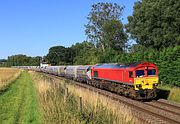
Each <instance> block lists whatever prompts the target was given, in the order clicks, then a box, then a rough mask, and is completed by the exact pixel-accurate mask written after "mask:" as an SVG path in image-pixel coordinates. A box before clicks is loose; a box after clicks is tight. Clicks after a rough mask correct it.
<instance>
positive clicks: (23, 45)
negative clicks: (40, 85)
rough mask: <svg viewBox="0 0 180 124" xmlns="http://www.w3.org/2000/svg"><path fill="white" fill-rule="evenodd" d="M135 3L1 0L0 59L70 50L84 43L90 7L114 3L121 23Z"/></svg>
mask: <svg viewBox="0 0 180 124" xmlns="http://www.w3.org/2000/svg"><path fill="white" fill-rule="evenodd" d="M135 1H136V0H0V59H7V57H8V56H11V55H16V54H25V55H28V56H44V55H46V54H47V53H48V50H49V48H50V47H52V46H57V45H61V46H65V47H70V46H71V45H72V44H75V43H76V42H82V41H84V40H86V35H85V27H84V25H85V24H87V22H88V20H87V18H86V17H87V16H88V14H89V12H90V10H91V5H92V4H95V3H98V2H113V3H117V4H119V5H123V6H125V9H124V11H123V16H122V18H123V20H122V22H123V23H124V24H126V23H127V22H128V21H127V16H129V15H132V12H133V5H134V2H135Z"/></svg>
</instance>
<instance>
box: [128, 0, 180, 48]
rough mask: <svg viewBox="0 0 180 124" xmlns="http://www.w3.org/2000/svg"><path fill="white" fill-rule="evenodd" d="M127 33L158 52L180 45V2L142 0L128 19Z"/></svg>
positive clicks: (176, 0) (137, 3) (177, 0)
mask: <svg viewBox="0 0 180 124" xmlns="http://www.w3.org/2000/svg"><path fill="white" fill-rule="evenodd" d="M128 21H129V23H128V24H127V25H126V29H127V32H129V33H130V34H131V37H132V38H133V39H135V40H136V41H137V43H139V44H141V45H143V46H145V47H152V48H155V49H157V50H159V49H162V48H164V47H169V46H175V45H180V1H179V0H141V1H138V2H136V3H135V5H134V11H133V15H132V16H129V17H128Z"/></svg>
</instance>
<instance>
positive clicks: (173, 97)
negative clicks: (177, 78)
mask: <svg viewBox="0 0 180 124" xmlns="http://www.w3.org/2000/svg"><path fill="white" fill-rule="evenodd" d="M158 88H159V89H162V90H167V91H170V93H169V94H168V97H167V100H169V101H173V102H178V103H180V88H179V87H172V86H168V85H159V86H158Z"/></svg>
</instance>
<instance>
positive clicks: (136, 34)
mask: <svg viewBox="0 0 180 124" xmlns="http://www.w3.org/2000/svg"><path fill="white" fill-rule="evenodd" d="M179 6H180V1H178V0H168V1H167V0H137V2H135V4H134V7H133V14H132V15H131V16H128V23H127V24H123V23H122V14H123V10H124V6H121V5H118V4H116V3H107V2H99V3H96V4H93V5H92V7H91V11H90V12H89V14H88V16H87V20H88V23H87V24H86V25H85V34H86V36H87V40H85V41H83V42H80V43H76V44H74V45H72V46H71V47H64V46H53V47H51V48H50V49H49V53H48V54H47V55H46V56H45V57H43V60H45V61H47V62H49V63H51V64H52V65H86V64H90V65H91V64H96V63H112V62H113V63H131V62H140V61H149V62H153V63H156V64H157V65H158V68H159V78H160V80H161V81H163V82H165V83H167V84H173V85H176V86H180V78H179V77H180V64H179V63H180V18H179V17H180V7H179ZM131 42H133V43H131ZM10 58H11V61H13V60H12V57H10ZM7 61H9V58H8V60H7ZM34 61H35V62H33V64H32V65H34V64H38V63H36V62H37V61H36V59H34ZM26 64H27V63H26Z"/></svg>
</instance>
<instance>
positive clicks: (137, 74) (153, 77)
mask: <svg viewBox="0 0 180 124" xmlns="http://www.w3.org/2000/svg"><path fill="white" fill-rule="evenodd" d="M157 86H158V70H157V66H156V65H154V64H152V63H142V64H140V65H138V67H136V68H135V70H134V89H135V91H146V92H147V93H148V94H149V95H148V96H149V97H152V95H154V97H156V95H155V94H154V93H155V90H156V87H157Z"/></svg>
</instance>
